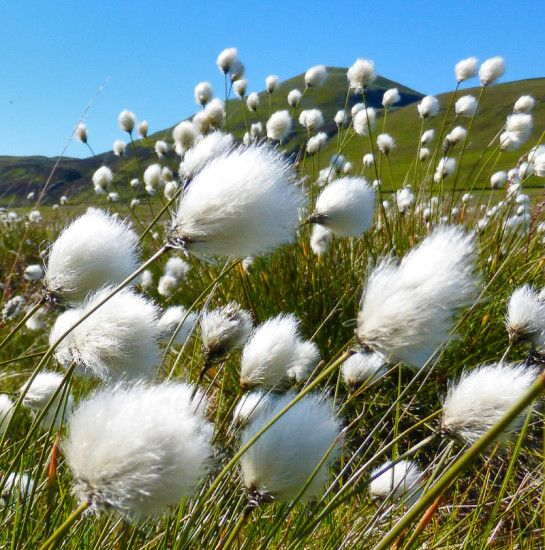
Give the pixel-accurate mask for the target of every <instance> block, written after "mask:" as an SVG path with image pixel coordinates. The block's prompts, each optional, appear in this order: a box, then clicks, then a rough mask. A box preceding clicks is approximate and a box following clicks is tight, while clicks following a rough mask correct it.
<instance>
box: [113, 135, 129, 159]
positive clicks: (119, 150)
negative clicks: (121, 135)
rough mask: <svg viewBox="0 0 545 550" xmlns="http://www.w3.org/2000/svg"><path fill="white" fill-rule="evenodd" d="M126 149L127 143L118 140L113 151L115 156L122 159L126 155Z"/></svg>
mask: <svg viewBox="0 0 545 550" xmlns="http://www.w3.org/2000/svg"><path fill="white" fill-rule="evenodd" d="M126 149H127V143H126V142H125V141H123V140H122V139H116V140H115V141H114V144H113V145H112V151H113V152H114V155H116V156H118V157H122V156H123V155H124V154H125V151H126Z"/></svg>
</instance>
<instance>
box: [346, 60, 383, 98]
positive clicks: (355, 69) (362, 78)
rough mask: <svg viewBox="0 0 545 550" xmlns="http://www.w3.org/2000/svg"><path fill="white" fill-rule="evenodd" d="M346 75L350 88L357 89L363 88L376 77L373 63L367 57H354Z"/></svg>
mask: <svg viewBox="0 0 545 550" xmlns="http://www.w3.org/2000/svg"><path fill="white" fill-rule="evenodd" d="M346 76H347V78H348V83H349V85H350V88H352V89H353V90H357V91H359V90H363V89H364V88H366V87H367V86H369V84H372V83H373V82H374V81H375V79H376V78H377V73H376V72H375V64H374V63H373V61H370V60H368V59H356V61H354V63H353V64H352V65H351V67H350V68H349V69H348V71H347V73H346Z"/></svg>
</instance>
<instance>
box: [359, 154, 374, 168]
mask: <svg viewBox="0 0 545 550" xmlns="http://www.w3.org/2000/svg"><path fill="white" fill-rule="evenodd" d="M362 163H363V165H364V166H365V168H372V167H373V164H375V157H373V153H367V154H365V155H363V160H362Z"/></svg>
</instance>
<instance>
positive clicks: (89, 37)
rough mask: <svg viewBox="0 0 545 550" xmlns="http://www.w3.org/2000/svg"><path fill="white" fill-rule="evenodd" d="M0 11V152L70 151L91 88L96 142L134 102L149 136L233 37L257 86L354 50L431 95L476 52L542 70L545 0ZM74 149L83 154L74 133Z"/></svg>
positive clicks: (112, 3) (9, 7)
mask: <svg viewBox="0 0 545 550" xmlns="http://www.w3.org/2000/svg"><path fill="white" fill-rule="evenodd" d="M0 16H1V18H2V25H1V28H2V32H1V33H0V44H1V51H2V54H3V55H2V61H1V62H0V83H1V85H0V121H1V125H2V129H3V131H2V132H0V155H30V154H39V155H49V156H52V155H58V154H60V153H61V152H62V150H63V148H64V146H65V144H66V143H67V141H68V139H69V138H70V135H71V132H72V130H73V128H74V126H75V124H76V123H77V122H78V120H79V119H80V117H81V116H82V113H83V112H84V109H85V107H86V106H87V105H88V103H89V102H90V100H91V99H92V98H93V97H94V96H96V97H95V98H94V101H93V103H92V105H91V107H90V109H89V110H88V111H87V114H86V120H85V122H86V123H87V125H88V127H89V141H90V143H91V145H92V146H93V148H94V149H95V150H96V151H104V150H107V149H109V148H110V147H111V144H112V142H113V141H114V140H115V139H118V138H123V135H122V132H121V131H120V130H119V129H118V126H117V114H118V113H119V111H121V110H122V109H124V108H128V109H130V110H132V111H134V112H135V113H136V114H137V116H138V117H139V118H142V119H143V118H145V119H147V120H148V121H149V124H150V132H153V131H156V130H159V129H162V128H164V127H166V126H170V125H172V124H173V123H174V122H176V121H178V120H181V119H183V118H185V117H187V116H189V115H190V114H191V113H192V112H193V110H194V109H195V106H194V103H193V87H194V85H195V84H196V83H197V82H199V81H201V80H208V81H210V82H211V83H212V85H213V86H214V88H215V90H217V92H218V94H219V95H221V90H222V77H221V75H220V73H219V72H218V70H217V68H216V65H215V59H216V56H217V54H218V53H219V51H220V50H221V49H223V48H224V47H228V46H236V47H237V48H238V49H239V55H240V58H241V59H242V61H243V62H244V63H245V65H246V70H247V78H248V82H249V91H251V90H261V89H262V88H263V81H264V78H265V77H266V76H267V75H268V74H271V73H274V74H278V75H279V76H280V78H281V79H285V78H289V77H290V76H293V75H295V74H297V73H300V72H302V71H304V70H306V69H307V68H308V67H310V66H312V65H315V64H318V63H323V64H325V65H332V66H348V65H350V64H351V63H352V62H353V61H354V60H355V59H356V58H357V57H365V58H369V59H373V60H374V61H375V65H376V68H377V71H378V72H379V74H381V75H383V76H386V77H389V78H391V79H393V80H396V81H398V82H401V83H403V84H405V85H407V86H410V87H412V88H415V89H417V90H419V91H422V92H425V93H439V92H443V91H446V90H450V89H451V88H452V87H453V84H454V78H453V71H452V67H453V65H454V63H455V62H456V61H458V60H459V59H461V58H464V57H468V56H469V55H475V56H477V57H479V59H485V58H487V57H490V56H493V55H503V56H504V57H505V59H506V62H507V72H506V75H505V77H504V80H518V79H521V78H529V77H538V76H545V56H544V55H543V51H545V33H544V32H543V27H544V23H545V15H544V14H543V2H542V0H531V1H530V0H526V1H525V0H521V1H519V2H513V0H508V1H507V0H479V1H475V0H472V1H466V0H459V1H456V2H447V1H442V0H435V1H427V0H426V1H424V0H412V1H409V0H407V1H394V0H391V1H389V2H365V0H357V1H346V2H339V1H332V0H315V1H312V2H310V1H309V2H303V1H297V0H291V1H277V2H264V1H260V2H254V1H250V0H233V1H231V2H219V1H218V2H212V1H200V2H182V1H173V0H160V1H154V0H148V1H144V0H134V1H132V2H129V1H126V2H122V1H119V0H95V1H88V2H84V1H80V0H71V1H55V0H51V1H48V2H44V1H43V0H40V1H23V2H6V1H4V2H2V4H1V5H0ZM102 85H104V88H103V89H102V91H101V92H100V93H99V94H98V95H96V94H97V90H98V89H99V87H100V86H102ZM66 154H67V155H69V156H86V155H87V151H86V150H85V148H84V147H83V145H82V144H80V143H78V142H74V143H71V144H70V145H69V146H68V148H67V151H66Z"/></svg>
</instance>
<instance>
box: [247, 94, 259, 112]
mask: <svg viewBox="0 0 545 550" xmlns="http://www.w3.org/2000/svg"><path fill="white" fill-rule="evenodd" d="M246 106H247V107H248V109H249V110H250V111H252V112H253V113H255V112H256V111H257V109H258V107H259V94H258V93H257V92H252V93H251V94H249V95H248V97H247V98H246Z"/></svg>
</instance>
